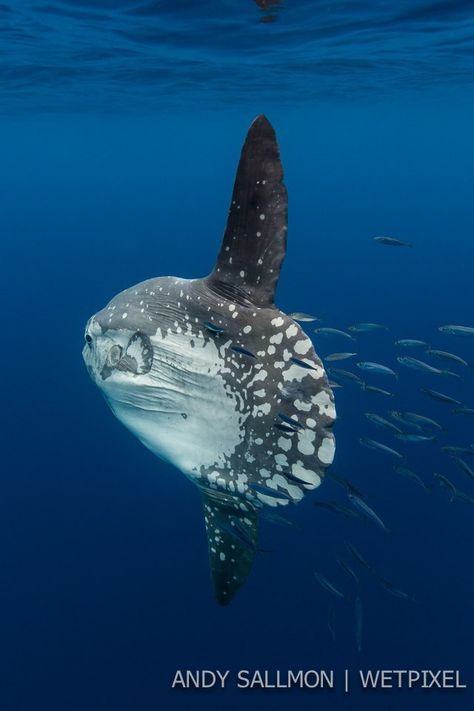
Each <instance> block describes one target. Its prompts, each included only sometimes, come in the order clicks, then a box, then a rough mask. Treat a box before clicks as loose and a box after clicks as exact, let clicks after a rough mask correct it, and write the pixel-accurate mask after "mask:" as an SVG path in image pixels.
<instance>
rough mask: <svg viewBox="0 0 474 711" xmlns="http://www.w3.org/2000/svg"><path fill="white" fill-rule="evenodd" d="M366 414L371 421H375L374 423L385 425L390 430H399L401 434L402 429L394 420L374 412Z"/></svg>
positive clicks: (379, 425) (380, 425)
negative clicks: (391, 420) (390, 420)
mask: <svg viewBox="0 0 474 711" xmlns="http://www.w3.org/2000/svg"><path fill="white" fill-rule="evenodd" d="M364 414H365V416H366V417H367V419H368V420H370V422H373V423H374V425H377V426H378V427H385V429H387V430H390V431H391V432H398V433H400V434H401V432H402V430H401V429H400V428H399V427H397V426H396V425H394V424H393V422H389V421H388V420H386V419H385V417H381V416H380V415H376V414H375V413H374V412H366V413H364Z"/></svg>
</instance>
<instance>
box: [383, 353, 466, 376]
mask: <svg viewBox="0 0 474 711" xmlns="http://www.w3.org/2000/svg"><path fill="white" fill-rule="evenodd" d="M397 360H398V362H399V363H400V364H401V365H404V366H405V367H406V368H411V369H412V370H418V371H420V373H429V374H430V375H451V376H453V377H455V378H459V375H458V374H457V373H451V371H450V370H440V369H439V368H433V366H432V365H429V363H425V362H424V361H422V360H418V358H413V357H412V356H398V357H397Z"/></svg>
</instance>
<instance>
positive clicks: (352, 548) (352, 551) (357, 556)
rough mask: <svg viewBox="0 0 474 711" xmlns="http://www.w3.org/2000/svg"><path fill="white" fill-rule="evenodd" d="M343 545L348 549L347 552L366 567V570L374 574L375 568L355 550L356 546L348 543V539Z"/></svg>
mask: <svg viewBox="0 0 474 711" xmlns="http://www.w3.org/2000/svg"><path fill="white" fill-rule="evenodd" d="M344 545H345V546H346V548H347V550H348V551H349V553H350V554H351V555H352V556H353V557H354V558H355V559H356V560H357V561H358V562H359V563H360V564H361V565H362V566H364V568H366V569H367V570H368V571H370V572H371V573H373V574H374V575H375V574H376V573H375V570H374V569H373V568H372V566H371V565H369V563H367V561H366V560H365V558H364V557H363V556H362V555H361V554H360V553H359V551H358V550H357V548H356V547H355V546H353V545H352V543H349V541H344Z"/></svg>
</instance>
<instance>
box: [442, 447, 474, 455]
mask: <svg viewBox="0 0 474 711" xmlns="http://www.w3.org/2000/svg"><path fill="white" fill-rule="evenodd" d="M441 449H442V451H443V452H446V454H467V455H469V456H471V457H472V456H474V447H456V446H454V445H448V444H447V445H445V446H444V447H441Z"/></svg>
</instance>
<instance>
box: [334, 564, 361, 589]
mask: <svg viewBox="0 0 474 711" xmlns="http://www.w3.org/2000/svg"><path fill="white" fill-rule="evenodd" d="M336 560H337V562H338V563H339V565H340V566H341V568H342V569H343V570H344V571H345V572H346V573H347V575H348V576H349V577H350V578H352V580H353V581H354V582H355V584H356V585H358V584H359V578H358V577H357V575H356V574H355V573H354V571H353V570H352V568H351V566H350V565H349V563H346V561H345V560H343V559H342V558H337V559H336Z"/></svg>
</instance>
